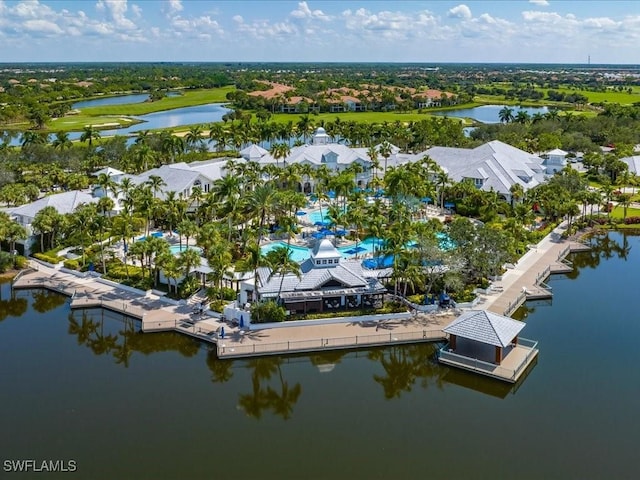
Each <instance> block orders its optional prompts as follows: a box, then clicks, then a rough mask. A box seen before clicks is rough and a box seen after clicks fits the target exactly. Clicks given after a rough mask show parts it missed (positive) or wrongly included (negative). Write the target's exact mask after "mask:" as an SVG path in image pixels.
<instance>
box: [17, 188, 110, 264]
mask: <svg viewBox="0 0 640 480" xmlns="http://www.w3.org/2000/svg"><path fill="white" fill-rule="evenodd" d="M97 201H98V199H97V198H96V197H94V196H93V195H91V194H90V193H87V192H81V191H78V190H74V191H71V192H64V193H56V194H55V195H48V196H46V197H43V198H40V199H39V200H36V201H35V202H32V203H28V204H26V205H21V206H19V207H16V208H13V209H9V210H8V211H7V213H8V214H9V215H10V217H11V218H12V219H13V220H14V221H15V222H17V223H19V224H20V225H22V226H23V227H25V229H26V230H27V234H28V235H29V236H28V237H27V239H26V240H20V241H18V242H17V243H18V244H19V245H21V246H22V248H24V255H29V254H30V253H31V249H32V247H33V244H34V243H35V242H37V240H38V235H37V234H35V233H34V232H33V228H32V224H33V221H34V219H35V218H36V215H37V214H38V212H40V211H41V210H42V209H44V208H45V207H53V208H55V209H56V211H57V212H58V213H60V214H61V215H66V214H68V213H73V212H74V211H75V210H76V208H78V207H79V206H80V205H83V204H89V203H96V202H97Z"/></svg>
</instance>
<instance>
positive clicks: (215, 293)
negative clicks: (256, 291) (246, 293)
mask: <svg viewBox="0 0 640 480" xmlns="http://www.w3.org/2000/svg"><path fill="white" fill-rule="evenodd" d="M236 297H237V294H236V291H235V290H234V289H233V288H229V287H222V288H217V287H210V288H207V298H208V299H209V300H211V301H214V300H227V301H231V300H235V299H236ZM225 303H226V302H225Z"/></svg>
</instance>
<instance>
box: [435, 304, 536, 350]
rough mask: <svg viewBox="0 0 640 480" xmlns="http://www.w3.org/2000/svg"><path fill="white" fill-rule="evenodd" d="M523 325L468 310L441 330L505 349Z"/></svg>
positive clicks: (492, 314)
mask: <svg viewBox="0 0 640 480" xmlns="http://www.w3.org/2000/svg"><path fill="white" fill-rule="evenodd" d="M524 326H525V324H524V323H523V322H519V321H517V320H514V319H513V318H509V317H505V316H503V315H498V314H497V313H493V312H487V311H485V310H469V311H467V312H464V313H463V314H462V315H460V316H459V317H458V318H456V319H455V320H454V321H453V322H451V324H449V326H447V327H446V328H444V329H443V331H444V332H445V333H448V334H450V335H456V336H458V337H461V338H468V339H470V340H475V341H476V342H481V343H487V344H489V345H494V346H496V347H507V346H509V344H510V343H511V342H512V341H513V339H514V338H515V337H516V336H517V335H518V333H520V330H522V329H523V328H524Z"/></svg>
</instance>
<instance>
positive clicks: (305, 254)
mask: <svg viewBox="0 0 640 480" xmlns="http://www.w3.org/2000/svg"><path fill="white" fill-rule="evenodd" d="M437 236H438V238H439V239H440V248H442V249H443V250H451V249H452V248H454V244H453V242H452V241H451V240H450V239H449V237H448V235H447V234H446V233H438V234H437ZM383 245H384V244H383V242H382V240H380V239H378V238H375V237H369V238H366V239H364V240H363V241H361V242H358V251H357V253H356V252H355V251H354V249H355V247H356V245H355V244H351V245H348V246H344V247H338V251H339V252H340V253H341V254H342V257H343V258H353V257H355V256H356V255H359V256H362V255H366V254H370V253H373V252H376V251H377V250H380V249H381V248H382V247H383ZM286 246H287V243H286V242H272V243H269V244H267V245H264V246H263V247H262V248H261V250H262V254H263V255H266V254H267V253H268V252H270V251H271V250H273V249H274V248H276V247H286ZM410 246H411V245H410ZM289 250H291V254H290V257H291V259H292V260H294V261H296V262H298V263H302V262H304V261H305V260H306V259H307V258H310V257H311V249H310V248H306V247H299V246H297V245H289ZM392 264H393V256H391V255H386V256H385V259H384V260H383V261H382V262H378V268H379V267H380V266H385V267H386V266H390V265H392ZM368 268H375V267H373V266H370V267H368Z"/></svg>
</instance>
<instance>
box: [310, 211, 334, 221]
mask: <svg viewBox="0 0 640 480" xmlns="http://www.w3.org/2000/svg"><path fill="white" fill-rule="evenodd" d="M327 214H328V211H327V209H326V208H321V209H319V210H314V211H313V212H309V213H308V214H307V215H308V217H309V221H310V222H311V223H316V222H322V221H323V220H324V221H328V220H329V219H328V218H327Z"/></svg>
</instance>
